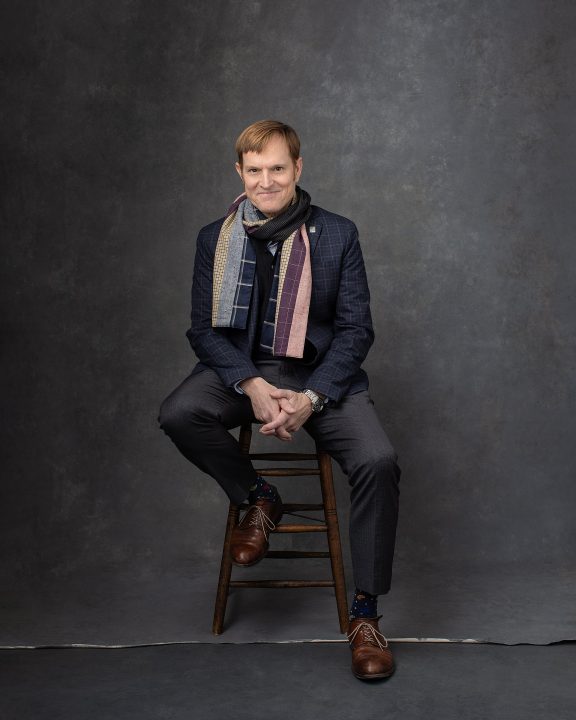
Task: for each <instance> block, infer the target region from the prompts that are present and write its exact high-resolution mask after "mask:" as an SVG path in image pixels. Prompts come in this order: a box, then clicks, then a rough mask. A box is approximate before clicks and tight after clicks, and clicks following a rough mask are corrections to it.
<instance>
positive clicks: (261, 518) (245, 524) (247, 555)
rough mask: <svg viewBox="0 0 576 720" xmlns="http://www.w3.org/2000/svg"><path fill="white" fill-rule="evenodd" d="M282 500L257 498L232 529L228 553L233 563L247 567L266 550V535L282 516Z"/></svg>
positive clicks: (260, 557)
mask: <svg viewBox="0 0 576 720" xmlns="http://www.w3.org/2000/svg"><path fill="white" fill-rule="evenodd" d="M282 513H283V510H282V500H280V499H278V500H276V501H275V502H273V501H272V500H266V499H264V498H259V499H258V500H256V502H255V503H254V505H251V506H250V507H249V508H248V510H247V511H246V514H245V515H244V517H243V518H242V520H241V521H240V522H239V523H238V525H236V527H235V528H234V530H233V531H232V545H231V547H230V553H231V555H232V562H233V563H234V564H235V565H242V566H243V567H248V566H249V565H256V563H257V562H260V560H262V558H263V557H264V555H266V553H267V552H268V536H269V535H270V533H271V531H272V530H274V528H275V527H276V524H277V523H279V522H280V519H281V518H282Z"/></svg>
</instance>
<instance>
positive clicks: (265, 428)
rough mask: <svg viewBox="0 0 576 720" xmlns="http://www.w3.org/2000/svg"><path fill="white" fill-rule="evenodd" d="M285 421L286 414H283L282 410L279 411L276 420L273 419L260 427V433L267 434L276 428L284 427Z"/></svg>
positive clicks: (286, 418)
mask: <svg viewBox="0 0 576 720" xmlns="http://www.w3.org/2000/svg"><path fill="white" fill-rule="evenodd" d="M287 420H288V415H287V414H286V412H284V410H281V411H280V413H279V414H278V417H276V418H274V420H271V421H270V422H268V423H266V424H264V425H262V427H261V428H260V432H262V433H264V434H267V433H269V432H270V431H271V430H276V429H277V428H279V427H281V426H282V425H284V424H285V423H286V421H287Z"/></svg>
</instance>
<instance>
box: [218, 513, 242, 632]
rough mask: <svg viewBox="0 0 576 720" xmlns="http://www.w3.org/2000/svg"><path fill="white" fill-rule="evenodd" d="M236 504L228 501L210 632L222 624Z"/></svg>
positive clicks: (228, 588) (229, 574)
mask: <svg viewBox="0 0 576 720" xmlns="http://www.w3.org/2000/svg"><path fill="white" fill-rule="evenodd" d="M238 514H239V508H238V505H234V504H233V503H230V508H229V510H228V522H227V523H226V535H225V536H224V548H223V550H222V561H221V563H220V577H219V578H218V591H217V593H216V603H215V605H214V621H213V623H212V632H213V633H214V635H220V634H221V633H222V628H223V626H224V615H225V613H226V604H227V602H228V594H229V592H230V576H231V574H232V557H231V556H230V545H231V544H232V530H233V529H234V527H235V526H236V525H237V524H238Z"/></svg>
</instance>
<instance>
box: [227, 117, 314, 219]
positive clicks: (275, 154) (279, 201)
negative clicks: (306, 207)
mask: <svg viewBox="0 0 576 720" xmlns="http://www.w3.org/2000/svg"><path fill="white" fill-rule="evenodd" d="M236 152H237V153H238V162H237V163H236V170H237V171H238V174H239V175H240V177H241V178H242V182H243V183H244V190H245V192H246V195H247V196H248V199H249V200H250V201H251V202H252V204H253V205H255V206H256V207H257V208H258V210H260V211H261V212H263V213H264V214H265V215H267V216H268V217H274V216H275V215H279V214H280V213H281V212H282V211H283V210H285V209H286V208H287V207H288V205H290V203H291V202H292V198H293V197H294V193H295V191H296V183H297V182H298V180H299V178H300V174H301V172H302V158H301V157H300V140H299V139H298V135H296V132H295V131H294V130H293V129H292V128H291V127H290V126H289V125H285V124H284V123H281V122H277V121H276V120H261V121H260V122H257V123H254V124H253V125H250V126H249V127H247V128H246V129H245V130H244V131H243V132H242V133H241V134H240V136H239V138H238V140H236Z"/></svg>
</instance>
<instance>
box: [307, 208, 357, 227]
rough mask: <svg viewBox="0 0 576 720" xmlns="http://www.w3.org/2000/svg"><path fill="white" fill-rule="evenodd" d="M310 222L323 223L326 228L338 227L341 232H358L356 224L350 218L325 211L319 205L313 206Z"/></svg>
mask: <svg viewBox="0 0 576 720" xmlns="http://www.w3.org/2000/svg"><path fill="white" fill-rule="evenodd" d="M308 222H309V223H312V222H321V223H322V225H323V226H324V227H326V228H329V227H331V226H333V227H337V228H338V229H339V230H340V231H350V232H355V231H356V224H355V223H354V222H353V221H352V220H350V218H347V217H344V215H338V214H337V213H334V212H330V210H325V209H324V208H321V207H318V205H312V212H311V213H310V218H309V220H308Z"/></svg>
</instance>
